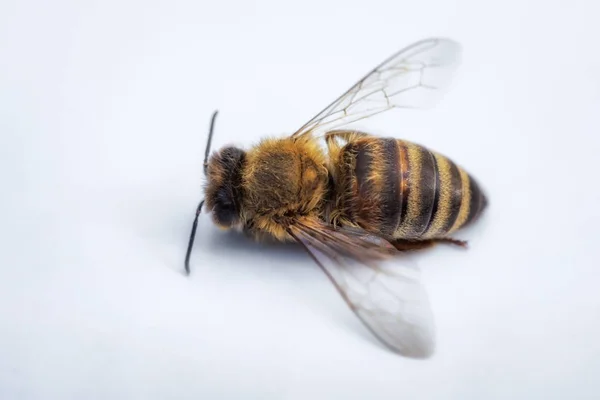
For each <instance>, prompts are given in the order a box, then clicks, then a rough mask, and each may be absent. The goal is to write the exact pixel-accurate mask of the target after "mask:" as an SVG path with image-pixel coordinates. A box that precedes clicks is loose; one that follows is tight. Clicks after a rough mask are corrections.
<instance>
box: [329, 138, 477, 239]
mask: <svg viewBox="0 0 600 400" xmlns="http://www.w3.org/2000/svg"><path fill="white" fill-rule="evenodd" d="M342 160H343V166H342V169H341V175H342V176H343V182H342V185H344V186H345V187H344V190H343V191H342V192H343V198H342V201H341V204H342V205H343V212H344V214H345V215H347V216H348V218H349V219H350V220H352V221H353V222H355V223H357V224H358V225H360V226H362V227H363V228H365V229H366V230H369V231H371V232H377V233H380V234H382V235H384V236H387V237H391V238H396V239H434V238H441V237H445V236H447V235H449V234H451V233H453V232H455V231H456V230H458V229H460V228H462V227H464V226H466V225H468V224H469V223H470V222H471V221H473V220H475V219H476V218H477V217H478V216H479V215H480V214H481V212H482V211H483V209H484V208H485V205H486V199H485V196H484V194H483V193H482V191H481V190H480V188H479V186H478V184H477V182H476V181H475V180H474V179H473V178H472V177H471V176H469V174H468V173H467V172H466V171H464V170H463V169H462V168H460V167H459V166H457V165H456V164H455V163H454V162H452V161H451V160H450V159H448V158H447V157H445V156H443V155H441V154H439V153H436V152H433V151H430V150H428V149H427V148H425V147H423V146H420V145H417V144H414V143H410V142H407V141H403V140H397V139H391V138H390V139H386V138H374V137H372V136H371V137H365V138H361V139H359V140H357V141H354V142H351V143H349V144H347V145H346V146H345V147H344V149H343V150H342Z"/></svg>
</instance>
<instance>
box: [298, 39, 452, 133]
mask: <svg viewBox="0 0 600 400" xmlns="http://www.w3.org/2000/svg"><path fill="white" fill-rule="evenodd" d="M460 54H461V46H460V45H459V44H458V43H457V42H455V41H453V40H450V39H445V38H430V39H425V40H422V41H419V42H417V43H414V44H412V45H410V46H408V47H406V48H404V49H402V50H400V51H399V52H397V53H396V54H394V55H392V56H391V57H390V58H388V59H387V60H385V61H383V62H382V63H381V64H380V65H378V66H377V67H376V68H375V69H373V70H372V71H370V72H369V73H368V74H367V75H365V76H364V77H363V78H362V79H361V80H359V81H358V82H357V83H356V84H355V85H354V86H352V87H351V88H350V89H348V91H347V92H346V93H344V94H343V95H341V96H340V97H339V98H338V99H336V100H335V101H334V102H333V103H331V104H330V105H329V106H327V107H326V108H325V109H324V110H323V111H321V112H320V113H319V114H317V115H316V116H315V117H314V118H312V119H311V120H310V121H308V122H307V123H306V124H304V125H303V126H302V127H301V128H300V129H299V130H298V131H296V132H295V133H294V134H293V135H292V136H299V135H303V134H308V133H310V134H313V135H315V136H318V135H320V134H322V133H324V132H326V131H329V130H332V129H339V128H341V127H343V126H346V125H349V124H351V123H353V122H356V121H359V120H362V119H366V118H369V117H372V116H374V115H377V114H380V113H383V112H385V111H388V110H392V109H395V108H426V107H431V106H433V105H435V104H436V103H437V102H438V100H439V99H440V98H441V97H442V96H443V94H444V93H445V91H446V89H447V88H448V86H449V84H450V82H451V80H452V77H453V75H454V73H455V71H456V68H457V67H458V65H459V63H460Z"/></svg>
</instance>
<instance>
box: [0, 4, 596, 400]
mask: <svg viewBox="0 0 600 400" xmlns="http://www.w3.org/2000/svg"><path fill="white" fill-rule="evenodd" d="M596 3H597V2H594V1H593V0H589V1H577V0H571V1H529V2H527V1H517V0H506V1H498V2H482V1H475V0H473V1H468V0H462V1H460V0H458V1H441V0H439V1H426V0H424V1H411V2H407V1H403V0H397V1H388V2H385V1H377V0H371V1H360V2H349V1H339V2H321V1H302V2H296V3H288V2H282V1H273V2H267V1H260V2H251V1H239V2H220V1H216V0H215V1H204V2H202V1H87V2H77V1H71V2H67V1H53V2H44V1H18V2H17V1H13V0H8V1H7V0H4V1H2V3H1V5H0V130H1V145H0V153H1V154H0V163H1V164H0V178H1V182H2V194H1V196H0V206H1V207H0V209H1V210H2V213H3V215H2V228H1V231H0V235H1V237H0V243H1V246H2V250H1V252H0V318H1V319H0V323H1V327H0V398H2V399H84V398H85V399H108V398H110V399H154V398H157V399H158V398H190V399H191V398H194V399H199V398H204V399H212V398H244V399H251V398H261V399H282V398H285V399H306V398H328V399H331V398H344V399H345V398H367V397H369V398H382V399H387V398H389V399H392V398H394V399H397V398H408V399H461V400H462V399H509V398H510V399H515V398H518V399H537V398H544V399H566V398H569V399H592V398H598V396H600V381H599V379H598V377H599V376H600V341H599V340H598V338H599V337H600V295H599V294H598V285H599V284H598V282H599V279H600V272H599V271H598V268H600V260H599V259H600V250H599V247H600V241H599V233H598V226H599V225H600V214H599V212H598V208H597V205H598V203H599V201H600V190H599V186H600V185H599V179H598V171H597V163H596V162H595V157H596V156H597V154H598V152H599V151H600V141H599V140H598V132H599V129H600V123H599V122H598V116H597V115H598V114H597V112H598V111H599V110H600V108H599V106H600V78H599V73H600V72H599V71H600V51H598V49H599V45H598V37H599V36H600V31H599V29H598V28H597V17H598V15H599V11H600V10H598V8H597V6H596ZM429 36H448V37H451V38H453V39H455V40H457V41H459V42H461V43H462V45H463V47H464V55H463V64H462V66H461V68H460V73H459V75H458V76H457V78H456V80H455V83H454V86H453V88H452V91H451V92H450V94H449V95H448V96H446V97H445V98H444V100H443V102H442V103H440V104H439V105H438V106H437V107H436V108H435V109H433V110H428V111H398V112H395V113H393V114H390V115H386V116H384V117H381V118H378V119H376V120H373V121H372V122H371V123H370V124H369V125H368V128H369V129H371V130H372V131H373V132H374V133H377V134H385V135H393V136H397V137H402V138H406V139H410V140H414V141H417V142H419V143H423V144H425V145H427V146H429V147H432V148H434V149H435V150H437V151H440V152H442V153H444V154H446V155H448V156H450V157H451V158H453V159H454V160H455V161H457V162H458V163H459V164H461V165H462V166H464V167H465V168H466V169H467V170H469V171H470V172H471V173H473V175H475V176H476V177H477V178H478V179H479V180H480V182H481V183H482V185H483V186H484V187H485V189H486V191H487V193H488V196H489V198H490V203H491V206H490V208H489V210H488V214H487V217H486V218H485V219H484V220H482V221H481V223H480V224H478V226H477V227H476V228H475V229H472V230H471V231H470V232H466V233H465V234H463V235H462V236H461V237H462V238H465V239H469V240H470V249H469V250H468V251H466V252H465V251H460V250H455V249H452V248H438V249H435V250H434V251H431V252H427V253H425V254H422V255H421V256H420V257H419V265H420V266H421V268H422V271H423V279H424V281H425V284H426V286H427V289H428V291H429V294H430V298H431V301H432V304H433V309H434V313H435V315H436V325H437V333H438V337H437V341H438V345H437V353H436V354H435V356H434V357H433V358H432V359H430V360H426V361H415V360H410V359H405V358H401V357H398V356H396V355H394V354H392V353H390V352H388V351H386V350H385V349H383V348H382V347H381V346H379V345H378V344H377V343H376V342H375V341H373V340H372V339H371V337H370V336H369V334H368V333H367V331H366V330H365V329H364V328H363V327H362V325H360V323H359V322H357V320H356V319H355V317H354V316H353V314H352V313H351V312H350V311H349V310H348V309H347V308H346V306H345V304H344V303H343V302H342V300H341V299H340V298H339V296H338V295H337V293H336V292H335V291H334V289H333V287H332V286H331V285H330V284H329V282H328V281H327V280H326V278H325V276H324V275H323V274H322V272H321V271H320V270H319V269H318V267H317V266H316V265H314V264H312V263H311V261H310V259H309V258H308V257H307V256H306V255H304V254H303V253H302V251H301V250H300V249H298V248H295V247H291V248H288V247H280V246H276V247H264V246H262V247H261V246H258V245H255V244H253V243H250V242H248V241H247V240H246V239H243V238H240V237H238V236H236V235H233V234H227V233H224V232H222V231H220V230H218V229H217V228H216V227H214V226H213V225H212V223H211V221H210V218H208V216H206V215H204V218H202V219H201V221H200V225H199V234H198V238H197V241H196V245H195V248H194V254H193V258H192V269H193V274H192V276H191V277H190V278H186V277H184V276H183V275H182V273H181V271H182V268H183V257H184V252H185V248H186V244H187V238H188V234H189V229H190V225H191V222H192V217H193V213H194V209H195V207H196V203H197V201H198V200H199V199H200V198H201V195H202V190H201V185H202V183H203V176H202V168H201V164H202V155H203V152H204V144H205V140H206V133H207V129H208V123H209V118H210V114H211V112H212V111H213V109H215V108H219V109H220V110H221V114H220V116H219V119H218V120H217V129H216V137H215V140H214V148H218V147H220V146H222V145H224V144H228V143H235V144H238V145H240V146H246V147H247V146H250V145H252V144H253V143H256V141H257V140H258V139H259V138H260V137H262V136H264V135H280V134H289V133H291V132H292V131H293V130H294V129H296V128H298V127H299V126H300V125H301V124H302V123H304V122H305V121H306V120H307V119H309V118H310V117H312V115H314V114H315V113H316V112H317V111H318V110H320V109H321V108H322V107H323V106H325V105H326V104H327V103H329V102H330V101H331V100H333V98H335V97H336V96H337V95H339V94H340V93H341V92H342V91H344V90H345V89H347V88H348V87H349V86H350V85H351V84H353V83H354V82H355V81H356V80H357V79H358V78H359V77H360V76H362V75H363V74H364V73H365V72H366V71H367V70H369V69H370V68H371V67H373V66H374V65H375V64H377V63H378V62H380V61H381V60H382V59H383V58H385V57H387V56H388V55H389V54H391V53H392V52H394V51H396V50H398V49H399V48H401V47H404V46H406V45H408V44H410V43H412V42H414V41H416V40H419V39H421V38H424V37H429Z"/></svg>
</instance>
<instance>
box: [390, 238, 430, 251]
mask: <svg viewBox="0 0 600 400" xmlns="http://www.w3.org/2000/svg"><path fill="white" fill-rule="evenodd" d="M390 243H391V244H392V246H394V247H395V248H396V249H397V250H399V251H411V250H422V249H426V248H428V247H431V246H433V245H435V241H433V240H403V239H398V240H394V241H393V242H390Z"/></svg>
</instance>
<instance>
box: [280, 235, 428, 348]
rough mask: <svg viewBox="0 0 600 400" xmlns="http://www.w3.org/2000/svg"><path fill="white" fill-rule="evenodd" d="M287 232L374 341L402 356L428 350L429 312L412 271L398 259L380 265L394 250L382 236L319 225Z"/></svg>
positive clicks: (424, 297) (412, 267) (417, 277)
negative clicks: (311, 259)
mask: <svg viewBox="0 0 600 400" xmlns="http://www.w3.org/2000/svg"><path fill="white" fill-rule="evenodd" d="M290 233H291V234H292V236H294V238H295V239H296V240H297V241H298V242H299V243H300V244H301V245H302V246H303V247H304V248H305V249H306V251H307V252H308V253H309V254H310V255H311V257H312V258H313V259H314V261H315V262H316V263H317V264H318V265H319V266H320V267H321V268H322V269H323V271H324V272H325V273H326V274H327V276H328V277H329V279H330V280H331V282H332V283H333V284H334V286H335V287H336V289H337V290H338V292H339V293H340V295H341V296H342V297H343V298H344V300H345V301H346V303H347V304H348V306H349V307H350V309H351V310H352V311H354V313H355V314H356V315H357V316H358V317H359V319H360V320H361V321H362V322H363V323H364V324H365V325H366V326H367V328H369V330H370V331H371V332H372V333H373V334H374V335H375V336H376V337H377V338H378V339H379V340H381V341H382V342H383V343H384V344H385V345H387V346H388V347H390V348H391V349H392V350H394V351H395V352H397V353H399V354H402V355H404V356H407V357H414V358H427V357H429V356H430V355H431V354H432V353H433V350H434V347H435V343H434V325H433V315H432V312H431V309H430V306H429V301H428V298H427V294H426V292H425V289H424V288H423V286H422V285H421V283H420V281H419V275H418V270H417V269H416V268H415V267H414V266H413V265H411V264H409V263H407V262H406V261H404V262H403V261H402V260H401V259H399V260H401V261H400V265H397V264H396V265H393V266H388V267H385V266H384V264H383V261H384V260H385V259H387V258H389V257H390V256H391V255H393V254H395V253H396V252H395V251H394V250H395V249H394V250H392V249H393V247H392V246H391V245H390V244H389V243H388V242H387V241H385V240H383V239H381V238H378V237H375V236H372V235H368V234H366V233H364V231H363V232H360V231H350V230H341V231H335V230H333V229H331V228H329V227H326V226H324V225H323V226H319V227H307V226H294V227H292V228H290Z"/></svg>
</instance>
